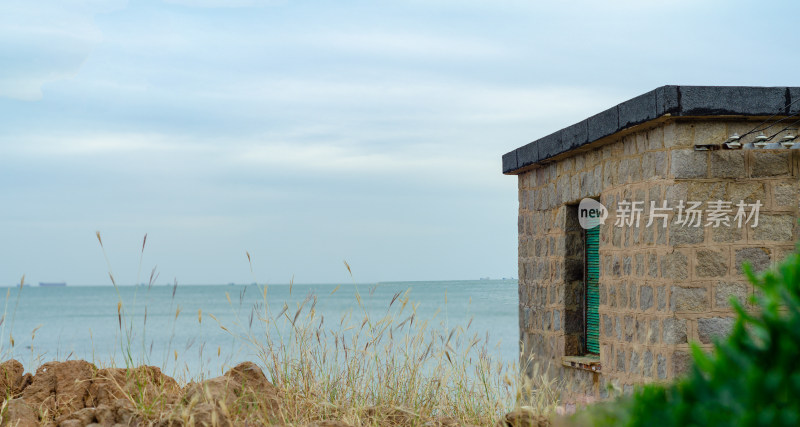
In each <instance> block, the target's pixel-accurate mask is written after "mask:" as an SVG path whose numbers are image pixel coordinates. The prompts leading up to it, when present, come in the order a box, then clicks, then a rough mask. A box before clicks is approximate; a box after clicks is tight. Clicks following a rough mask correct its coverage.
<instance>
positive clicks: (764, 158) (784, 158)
mask: <svg viewBox="0 0 800 427" xmlns="http://www.w3.org/2000/svg"><path fill="white" fill-rule="evenodd" d="M750 153H751V155H752V157H751V159H752V162H751V165H752V168H753V170H752V172H751V175H752V176H753V177H767V176H781V175H789V173H790V171H791V167H790V163H789V159H790V158H791V157H790V154H791V153H790V152H789V150H781V151H779V150H769V151H762V150H753V151H751V152H750Z"/></svg>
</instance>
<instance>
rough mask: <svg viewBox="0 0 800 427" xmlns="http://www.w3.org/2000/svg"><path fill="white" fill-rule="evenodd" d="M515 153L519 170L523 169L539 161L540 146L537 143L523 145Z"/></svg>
mask: <svg viewBox="0 0 800 427" xmlns="http://www.w3.org/2000/svg"><path fill="white" fill-rule="evenodd" d="M515 151H516V158H517V162H516V163H517V168H523V167H525V166H529V165H532V164H534V163H536V162H538V161H539V146H538V144H537V143H536V142H531V143H530V144H526V145H523V146H522V147H519V148H517V149H516V150H515ZM504 163H505V161H504ZM509 163H510V160H509Z"/></svg>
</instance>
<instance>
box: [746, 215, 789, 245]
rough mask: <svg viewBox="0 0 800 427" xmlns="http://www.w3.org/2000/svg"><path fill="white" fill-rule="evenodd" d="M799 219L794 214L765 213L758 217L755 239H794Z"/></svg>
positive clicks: (780, 240) (787, 240)
mask: <svg viewBox="0 0 800 427" xmlns="http://www.w3.org/2000/svg"><path fill="white" fill-rule="evenodd" d="M796 224H797V219H796V218H795V216H794V215H792V214H786V215H764V214H761V215H759V217H758V225H757V226H756V227H754V228H753V239H755V240H768V241H771V242H791V241H793V240H794V227H795V226H796Z"/></svg>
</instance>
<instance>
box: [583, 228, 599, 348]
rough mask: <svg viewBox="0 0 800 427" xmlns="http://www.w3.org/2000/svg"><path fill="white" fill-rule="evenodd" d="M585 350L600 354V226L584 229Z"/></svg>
mask: <svg viewBox="0 0 800 427" xmlns="http://www.w3.org/2000/svg"><path fill="white" fill-rule="evenodd" d="M585 248H586V256H585V259H584V262H585V263H586V305H585V307H586V352H587V353H592V354H600V315H599V314H598V308H599V307H600V291H599V289H598V283H599V281H600V226H599V225H598V226H597V227H594V228H590V229H588V230H586V246H585Z"/></svg>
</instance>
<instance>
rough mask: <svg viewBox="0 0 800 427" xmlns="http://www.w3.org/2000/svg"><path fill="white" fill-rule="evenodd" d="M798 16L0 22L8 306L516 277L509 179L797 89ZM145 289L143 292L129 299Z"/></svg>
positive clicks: (421, 10) (310, 14) (602, 8)
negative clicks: (643, 121) (584, 136)
mask: <svg viewBox="0 0 800 427" xmlns="http://www.w3.org/2000/svg"><path fill="white" fill-rule="evenodd" d="M798 9H800V7H798V6H797V5H796V4H795V3H794V2H785V3H777V2H776V3H769V2H758V3H757V2H752V4H750V3H745V2H736V1H682V0H678V1H672V2H652V3H651V2H645V1H641V0H631V1H627V0H616V1H604V2H592V1H583V0H576V1H572V2H568V3H565V2H552V1H551V2H536V1H521V0H519V1H510V0H509V1H504V0H497V1H471V0H458V1H456V0H424V1H423V0H419V1H415V0H407V1H336V2H334V1H330V2H324V1H292V0H285V1H270V0H160V1H157V0H142V1H139V0H130V1H127V2H126V1H121V0H37V1H35V2H34V1H29V0H0V179H2V185H0V203H2V210H1V211H0V242H2V247H1V248H0V285H4V286H7V285H10V284H13V283H17V282H18V281H19V278H20V276H22V275H23V274H25V275H26V277H27V279H26V280H27V281H33V282H37V281H57V280H58V281H60V280H64V281H67V282H68V283H70V284H107V283H108V282H109V281H108V278H107V268H106V265H105V261H104V258H103V253H102V251H101V249H100V247H99V245H98V243H97V240H96V238H95V231H97V230H99V231H100V232H101V233H102V236H103V240H104V243H105V248H106V252H107V254H108V257H109V259H110V261H111V264H112V268H113V270H114V274H115V275H116V276H117V278H118V280H119V281H120V282H125V283H133V282H135V281H136V277H137V270H138V265H139V252H140V249H141V244H142V237H143V236H144V234H145V233H148V240H147V247H146V249H145V252H144V259H143V267H142V270H143V273H142V275H143V276H145V275H147V274H149V270H150V269H151V268H152V267H154V266H156V265H157V266H158V271H159V272H160V276H159V282H160V283H162V282H163V283H166V282H171V281H172V280H173V279H175V278H177V280H178V282H179V283H227V282H251V281H253V280H254V276H252V275H251V273H250V268H249V266H248V263H247V258H246V256H245V251H249V252H250V253H251V254H252V256H253V267H254V271H255V279H257V280H258V281H259V282H264V281H266V282H270V283H283V282H288V281H289V279H290V278H291V277H292V276H293V275H294V277H295V280H296V281H297V282H302V283H313V282H341V281H349V276H348V273H347V270H346V269H345V268H344V265H343V263H342V261H343V260H345V259H346V260H347V261H348V262H349V263H350V265H351V266H352V268H353V274H354V276H355V280H356V281H358V282H369V281H388V280H436V279H473V278H478V277H482V276H491V277H502V276H514V277H516V276H517V267H516V254H517V246H516V223H517V221H516V208H517V197H516V178H514V177H510V176H503V175H502V174H501V163H500V159H501V155H502V154H503V153H505V152H507V151H509V150H511V149H514V148H516V147H518V146H520V145H523V144H525V143H527V142H529V141H531V140H533V139H536V138H538V137H540V136H543V135H545V134H548V133H550V132H552V131H555V130H558V129H560V128H561V127H564V126H566V125H569V124H572V123H574V122H576V121H578V120H581V119H583V118H585V117H587V116H589V115H591V114H593V113H595V112H597V111H599V110H601V109H605V108H607V107H610V106H612V105H614V104H616V103H618V102H621V101H624V100H626V99H628V98H631V97H633V96H636V95H638V94H640V93H643V92H646V91H648V90H651V89H653V88H655V87H657V86H661V85H664V84H698V85H759V86H771V85H773V86H778V85H795V86H797V85H800V73H798V69H800V56H799V55H797V49H796V46H797V42H798V39H799V38H800V32H798V26H797V17H798V12H800V10H798ZM141 280H142V281H144V280H145V279H144V278H142V279H141Z"/></svg>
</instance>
